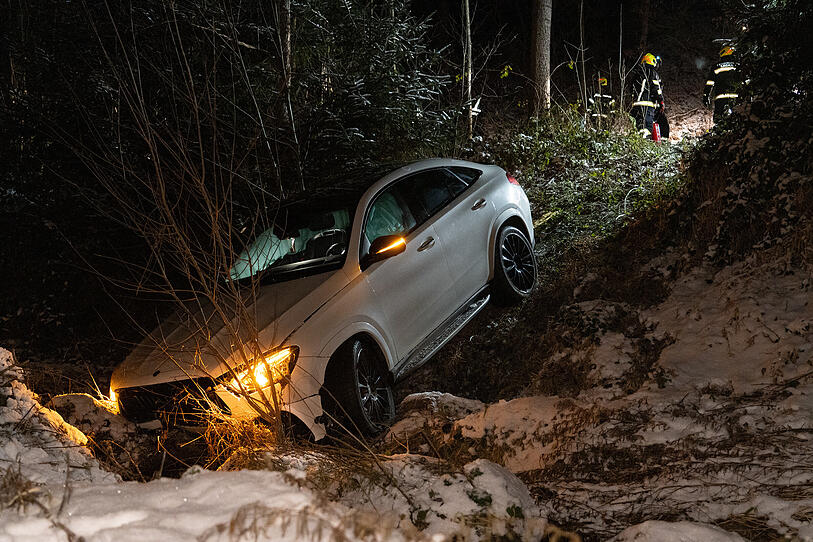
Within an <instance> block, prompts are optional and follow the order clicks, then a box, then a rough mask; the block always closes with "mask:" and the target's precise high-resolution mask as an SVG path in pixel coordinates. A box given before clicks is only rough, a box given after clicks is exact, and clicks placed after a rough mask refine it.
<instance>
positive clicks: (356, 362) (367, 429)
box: [322, 337, 395, 436]
mask: <svg viewBox="0 0 813 542" xmlns="http://www.w3.org/2000/svg"><path fill="white" fill-rule="evenodd" d="M389 382H390V380H389V374H388V373H387V370H386V363H385V361H384V359H383V356H382V355H381V352H380V351H379V350H378V348H377V347H376V345H375V344H374V343H373V342H372V341H371V340H370V339H366V338H360V337H354V338H352V339H350V340H349V341H347V342H346V343H344V344H343V345H342V346H341V347H340V348H339V349H338V350H337V351H336V353H335V354H334V355H333V359H331V361H330V363H329V364H328V367H327V371H326V372H325V385H324V387H323V390H324V392H323V393H322V404H323V406H324V408H325V412H326V414H327V415H328V420H329V422H330V423H329V425H330V426H331V427H334V428H335V429H337V430H339V431H341V432H346V431H350V432H354V433H360V434H362V435H364V436H373V435H376V434H378V433H380V432H381V431H383V430H384V429H385V428H386V427H387V426H388V425H389V424H390V423H392V420H393V419H394V418H395V398H394V396H393V394H392V388H391V386H390V383H389Z"/></svg>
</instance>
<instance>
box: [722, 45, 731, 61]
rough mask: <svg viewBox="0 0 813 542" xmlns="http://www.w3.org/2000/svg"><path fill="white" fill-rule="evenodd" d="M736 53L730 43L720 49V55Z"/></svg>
mask: <svg viewBox="0 0 813 542" xmlns="http://www.w3.org/2000/svg"><path fill="white" fill-rule="evenodd" d="M733 54H734V48H733V47H732V46H730V45H726V46H725V47H723V48H722V49H720V57H721V58H722V57H724V56H729V55H733Z"/></svg>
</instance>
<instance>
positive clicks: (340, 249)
mask: <svg viewBox="0 0 813 542" xmlns="http://www.w3.org/2000/svg"><path fill="white" fill-rule="evenodd" d="M337 236H338V237H339V238H340V241H339V242H337V243H333V244H332V245H330V246H329V247H328V249H327V250H326V251H325V256H341V255H342V254H344V253H345V250H347V246H346V245H347V243H346V240H347V232H346V231H344V230H342V229H339V228H333V229H329V230H324V231H320V232H319V233H317V234H316V235H314V236H313V238H312V239H311V240H312V241H313V240H317V239H324V238H326V237H337Z"/></svg>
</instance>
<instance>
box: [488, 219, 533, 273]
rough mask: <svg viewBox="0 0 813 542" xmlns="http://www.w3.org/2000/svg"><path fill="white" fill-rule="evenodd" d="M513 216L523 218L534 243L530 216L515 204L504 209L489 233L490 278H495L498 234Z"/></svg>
mask: <svg viewBox="0 0 813 542" xmlns="http://www.w3.org/2000/svg"><path fill="white" fill-rule="evenodd" d="M513 217H518V218H519V219H520V220H522V222H523V224H525V228H526V229H527V230H528V233H529V235H530V236H531V239H530V241H531V246H533V244H534V238H533V235H534V234H533V231H534V230H533V224H532V223H531V222H530V221H529V219H528V218H526V217H524V216H523V213H522V211H521V210H520V208H519V207H517V206H515V205H511V206H509V207H508V208H506V209H503V210H502V211H501V212H500V213H498V214H497V217H496V218H495V219H494V221H493V222H492V223H491V233H490V234H489V240H488V280H491V279H493V278H494V255H495V248H496V246H497V234H498V233H499V231H500V228H501V227H502V225H503V224H505V222H506V221H507V220H509V219H511V218H513Z"/></svg>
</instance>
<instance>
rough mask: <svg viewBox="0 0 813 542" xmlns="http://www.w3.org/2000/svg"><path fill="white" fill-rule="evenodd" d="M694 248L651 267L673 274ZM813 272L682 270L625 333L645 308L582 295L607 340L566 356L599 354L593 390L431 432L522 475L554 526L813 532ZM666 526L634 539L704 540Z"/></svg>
mask: <svg viewBox="0 0 813 542" xmlns="http://www.w3.org/2000/svg"><path fill="white" fill-rule="evenodd" d="M680 257H681V256H679V255H676V254H669V253H668V254H666V255H663V256H661V257H659V258H657V259H655V260H653V261H652V262H650V263H649V264H648V267H649V268H651V269H652V270H653V271H655V272H659V273H662V274H664V275H669V273H670V271H669V270H670V269H674V268H676V266H675V265H674V264H675V262H676V260H677V259H678V258H680ZM811 271H812V270H811V269H810V268H809V267H805V266H803V265H796V266H794V265H792V264H791V263H790V262H789V261H785V259H776V260H772V259H771V258H770V257H768V256H767V254H762V255H760V257H759V258H751V259H749V260H747V261H745V262H740V263H737V264H734V265H731V266H728V267H725V268H722V269H720V268H712V267H705V266H702V267H698V268H694V269H691V270H690V271H688V272H687V273H685V274H684V275H682V276H680V277H667V278H669V279H672V280H674V282H673V283H672V291H671V294H670V296H669V297H668V298H667V299H666V300H665V301H664V302H662V303H661V304H659V305H658V306H656V307H654V308H652V309H649V310H646V311H642V312H639V313H637V316H636V319H637V321H638V324H637V325H635V326H631V327H630V328H629V329H625V330H623V332H618V331H607V329H608V328H610V327H611V326H605V325H603V324H602V322H604V321H608V320H610V319H612V318H614V315H616V313H617V312H618V311H623V312H624V313H625V314H626V313H627V312H629V311H631V310H632V309H630V308H629V307H627V306H619V305H618V304H617V303H611V302H606V301H603V300H601V299H594V300H582V301H580V302H579V303H577V304H576V305H574V306H573V307H572V308H571V310H570V312H569V314H571V315H573V314H576V315H580V318H581V321H582V322H584V324H583V325H581V326H580V327H581V329H595V332H594V333H595V337H594V339H595V340H592V341H581V342H580V341H577V342H576V346H574V347H572V348H570V349H567V350H565V351H562V352H559V353H558V354H557V356H561V357H562V358H563V359H571V360H581V359H585V360H587V361H588V362H589V363H590V366H591V370H590V374H589V377H588V380H589V382H588V385H587V386H585V388H584V389H583V390H582V391H581V393H579V395H578V396H577V397H575V398H559V397H555V396H553V397H546V396H529V397H521V398H516V399H513V400H510V401H500V402H498V403H495V404H491V405H486V406H484V407H483V408H481V409H480V410H474V411H467V412H461V413H460V415H457V416H454V415H450V416H446V417H445V418H443V419H442V420H440V421H439V420H438V419H437V414H436V413H432V412H427V413H426V414H425V419H426V425H425V431H430V432H434V434H435V435H437V438H438V440H439V441H440V442H442V443H443V446H445V447H446V448H447V449H449V450H452V449H453V450H464V451H466V450H467V451H468V453H469V454H471V455H472V456H475V457H476V456H487V457H490V458H491V459H493V460H496V461H497V462H499V463H501V464H503V465H505V466H506V467H508V468H509V469H510V470H511V471H513V472H515V473H518V474H520V477H521V478H522V479H523V480H525V481H526V482H527V483H528V484H529V485H530V487H531V491H532V493H534V495H535V496H536V497H537V500H538V502H539V503H540V505H541V506H542V508H543V510H545V511H546V512H547V514H548V517H549V519H550V520H551V521H553V522H555V523H559V524H566V525H571V526H577V530H578V531H580V532H582V533H588V534H591V536H593V537H598V539H604V538H607V537H610V536H612V535H613V534H616V533H618V532H619V531H620V530H621V529H623V528H624V527H626V526H629V525H632V524H635V523H638V522H640V521H642V520H644V519H649V518H651V519H658V518H661V517H669V518H677V519H684V520H692V521H695V522H701V523H709V522H712V523H717V524H720V525H732V526H734V525H735V524H747V523H749V522H752V523H755V524H758V525H761V526H764V528H765V529H767V530H769V531H772V532H774V533H776V535H789V536H796V537H798V539H801V540H813V526H811V522H813V445H811V443H812V442H813V303H811V301H813V293H812V291H811ZM596 323H598V324H599V325H595V324H596ZM576 325H577V324H574V326H576ZM602 330H604V331H602ZM641 330H643V331H641ZM506 361H507V365H510V361H511V360H506ZM408 400H411V399H410V398H408ZM446 401H447V402H450V403H451V402H454V401H456V402H457V403H459V402H460V399H455V400H453V399H446ZM440 422H443V423H444V424H445V427H444V429H445V430H439V429H438V428H439V427H441V423H440ZM420 426H421V423H420V420H419V413H417V412H414V411H412V412H410V413H409V418H408V423H404V422H401V423H399V424H396V425H395V426H394V427H393V430H392V433H391V435H390V437H389V438H390V440H391V441H394V442H402V443H405V442H411V441H413V440H415V439H414V438H413V437H412V436H411V435H414V428H415V427H420ZM665 525H667V526H668V525H669V524H665ZM740 526H741V525H740ZM661 527H663V528H664V529H666V527H665V526H659V525H658V524H652V523H650V524H648V525H647V526H646V527H643V526H642V527H641V528H640V529H638V530H631V531H626V532H625V534H623V536H620V538H619V540H633V539H634V540H695V539H698V538H696V537H694V535H691V536H690V535H687V534H686V533H690V532H694V531H692V530H691V529H689V530H686V529H683V530H682V529H681V528H679V527H675V526H672V527H668V529H666V530H663V529H661ZM701 530H702V529H701ZM667 531H668V532H667ZM679 532H683V533H684V535H683V536H684V537H683V538H681V537H678V536H676V535H675V533H679ZM696 532H697V533H700V532H701V531H696ZM670 533H672V534H670ZM673 535H674V536H673ZM687 536H688V538H687ZM697 536H700V535H699V534H698V535H697ZM701 538H703V537H701ZM703 539H708V540H712V539H715V540H716V539H719V540H729V539H731V540H736V539H737V538H726V537H725V536H722V537H718V538H713V537H711V538H703Z"/></svg>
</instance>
